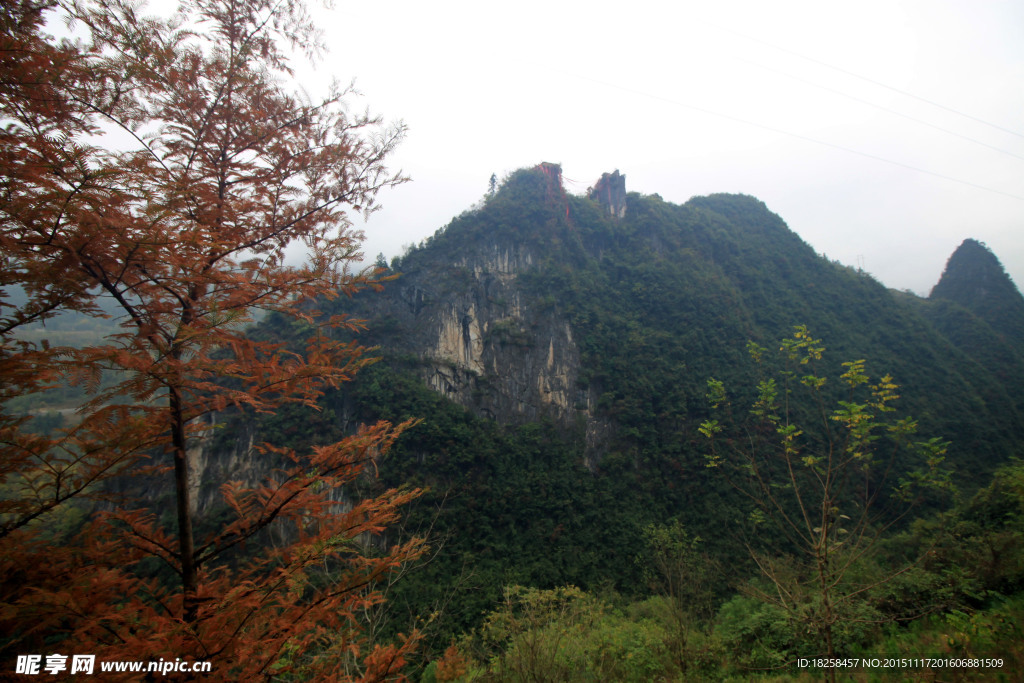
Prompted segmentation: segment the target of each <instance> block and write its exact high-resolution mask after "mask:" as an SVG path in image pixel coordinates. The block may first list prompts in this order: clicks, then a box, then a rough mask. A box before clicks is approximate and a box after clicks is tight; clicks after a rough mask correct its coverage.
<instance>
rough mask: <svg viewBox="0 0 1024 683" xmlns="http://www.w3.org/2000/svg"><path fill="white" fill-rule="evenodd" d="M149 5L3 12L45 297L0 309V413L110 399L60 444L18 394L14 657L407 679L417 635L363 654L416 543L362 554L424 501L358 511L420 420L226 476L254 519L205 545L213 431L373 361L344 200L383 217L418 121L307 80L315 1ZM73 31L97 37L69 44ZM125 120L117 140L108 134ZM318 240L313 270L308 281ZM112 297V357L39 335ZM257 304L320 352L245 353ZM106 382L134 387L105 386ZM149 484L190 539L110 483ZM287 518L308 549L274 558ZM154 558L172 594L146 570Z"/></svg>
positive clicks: (12, 425)
mask: <svg viewBox="0 0 1024 683" xmlns="http://www.w3.org/2000/svg"><path fill="white" fill-rule="evenodd" d="M142 12H143V9H142V8H140V7H139V6H138V5H136V4H134V3H131V2H127V1H122V0H12V2H9V3H4V4H3V7H2V9H0V122H2V126H3V128H2V131H0V170H2V174H0V257H2V259H3V261H2V264H3V267H2V268H0V291H2V292H5V293H8V294H9V293H10V292H12V291H14V290H15V289H17V288H20V289H21V291H23V292H24V294H25V295H26V297H27V301H26V302H25V303H23V304H18V305H13V304H10V303H8V302H7V301H6V300H5V299H4V298H3V296H0V401H3V400H7V399H9V398H12V397H15V396H20V395H24V394H31V393H34V392H38V391H41V390H43V389H45V388H46V387H47V386H49V385H52V384H56V383H61V382H72V383H78V384H81V385H83V386H85V387H86V388H88V389H89V390H90V392H91V397H90V400H89V401H88V403H86V404H85V405H84V406H82V407H81V408H80V410H79V416H80V418H81V419H80V422H79V423H78V424H76V425H75V426H73V427H70V428H67V429H65V430H63V431H62V432H59V433H57V434H54V435H50V436H43V435H40V434H35V433H33V432H32V430H31V426H30V424H29V421H28V419H27V418H26V417H25V416H20V415H14V414H10V413H9V412H8V411H6V410H5V409H3V408H2V403H0V484H2V486H3V491H2V495H0V576H2V577H3V580H2V583H0V632H4V633H8V634H10V635H8V636H5V637H3V638H2V639H0V652H3V653H4V655H5V659H6V658H7V656H12V655H15V654H22V653H27V652H41V649H40V648H42V647H43V645H42V644H43V643H44V642H45V643H54V642H58V643H61V644H60V646H59V647H60V648H63V649H64V650H67V649H73V650H74V651H75V652H80V653H85V654H95V655H97V659H98V660H104V659H111V660H113V659H122V660H124V659H131V660H141V659H158V658H161V657H162V658H164V659H168V660H174V659H175V658H178V657H181V658H183V659H185V658H189V659H193V660H207V661H210V662H211V663H212V666H213V671H212V673H211V674H207V675H205V676H204V679H208V680H218V679H221V680H242V679H257V680H259V679H268V678H270V677H271V676H272V675H273V676H277V675H284V674H286V673H287V672H289V671H293V672H295V673H296V675H298V676H299V677H300V678H301V679H302V680H316V679H321V678H322V679H329V680H348V679H353V680H356V679H358V680H364V679H365V680H379V679H383V678H391V677H394V676H396V675H398V674H397V672H398V670H399V669H400V668H401V666H402V665H403V663H404V658H405V656H406V654H407V653H408V651H409V649H410V648H411V647H412V645H413V644H414V642H415V635H414V634H413V635H412V636H411V637H409V638H404V639H402V640H401V641H400V642H398V643H394V644H380V643H368V642H364V639H363V638H362V636H361V635H360V628H359V623H358V614H359V613H360V611H361V610H363V609H365V608H366V607H368V606H369V605H372V604H374V603H375V602H377V601H379V600H380V596H379V595H378V594H377V593H376V592H374V590H373V586H374V584H375V582H376V581H377V580H379V579H380V578H382V577H384V576H385V575H386V574H388V573H389V572H391V571H392V570H394V569H396V568H397V567H398V566H400V565H401V564H402V563H404V562H406V561H408V560H410V559H411V558H414V557H416V556H417V555H418V554H419V552H420V542H419V541H416V540H414V541H412V542H409V543H406V544H403V545H400V546H396V547H391V548H388V549H386V550H385V551H383V552H381V553H379V554H376V555H373V556H372V557H371V556H368V555H367V554H366V553H363V552H361V550H360V549H361V548H362V544H361V542H360V539H365V538H367V537H370V536H374V535H380V534H381V532H382V531H383V529H384V528H385V527H386V526H387V525H388V524H390V523H392V522H394V521H395V519H396V518H397V515H398V511H399V509H400V508H401V506H402V505H404V504H405V503H407V502H408V501H409V500H411V499H412V498H414V497H415V496H416V495H418V492H417V491H415V490H391V491H388V492H386V493H384V494H383V495H381V496H380V497H378V498H375V499H370V500H363V501H355V502H353V503H351V504H346V505H342V504H339V503H337V502H336V501H337V499H338V497H339V496H338V495H337V494H338V492H339V491H340V490H341V489H343V488H345V487H346V486H348V485H349V484H350V483H351V482H353V480H354V479H355V478H357V477H359V476H360V475H361V474H363V473H364V470H365V468H366V465H367V464H369V463H371V462H372V461H373V459H374V458H376V457H379V456H380V454H382V453H384V452H386V451H387V449H388V447H389V446H390V445H391V444H392V443H393V442H394V440H395V439H396V438H397V437H398V435H399V434H400V433H401V432H402V430H403V429H405V428H406V427H408V426H409V425H408V424H403V425H390V424H387V423H381V424H377V425H369V426H365V427H363V428H362V429H360V430H359V431H358V433H356V434H353V435H351V436H349V437H348V438H346V439H344V440H342V441H341V442H339V443H336V444H332V445H328V446H322V447H317V448H315V449H314V450H313V452H312V453H310V454H305V455H303V454H299V453H295V452H293V451H291V450H288V449H284V448H280V447H275V446H272V445H270V444H264V445H263V446H257V447H256V448H258V449H259V452H260V453H262V454H263V455H264V456H266V457H268V458H271V457H272V458H273V459H274V460H273V461H274V462H279V461H280V462H287V463H291V465H289V466H287V467H285V468H283V469H279V470H277V471H275V474H274V479H273V480H272V481H267V482H266V483H264V484H262V485H260V486H256V487H245V486H243V485H241V484H239V483H237V482H224V483H223V488H222V491H223V494H224V500H225V502H226V504H227V505H228V506H229V508H230V510H231V511H232V513H233V518H232V519H228V520H227V521H222V523H221V524H220V526H219V527H218V528H216V529H215V531H213V532H212V533H210V534H209V535H208V536H206V537H203V538H196V537H195V536H194V534H195V528H196V526H197V522H198V521H199V519H198V518H197V515H198V514H199V513H198V512H197V510H196V506H195V503H194V501H193V500H191V496H192V491H193V486H194V482H190V476H192V475H193V474H194V473H193V472H192V468H193V463H192V458H193V456H191V455H190V453H191V452H192V451H194V446H195V445H196V443H197V440H200V439H203V438H204V437H205V436H207V432H208V431H209V429H210V421H209V420H208V419H204V418H207V416H210V415H211V414H213V413H215V412H217V411H223V410H225V409H228V408H232V407H234V408H239V409H245V410H248V411H252V412H255V413H261V412H273V411H275V410H276V409H278V408H279V407H281V406H282V405H285V404H287V403H300V404H304V405H308V406H315V403H316V400H317V399H318V398H319V397H320V396H321V394H322V392H323V391H324V390H325V389H326V388H329V387H337V386H338V385H340V384H341V383H343V382H346V381H348V380H349V379H351V377H352V376H353V374H354V373H355V372H357V371H358V369H359V368H360V367H361V366H363V365H364V364H365V363H366V360H365V359H364V358H363V355H362V354H363V351H364V350H363V349H362V348H360V347H359V346H357V345H354V344H350V343H341V342H339V341H337V340H336V335H335V334H333V333H332V332H333V330H335V329H337V328H347V329H351V330H357V329H359V328H360V323H359V322H358V321H354V320H350V319H347V318H345V317H344V316H332V317H325V316H322V315H320V313H319V312H318V311H317V310H316V306H315V304H316V302H317V301H323V300H329V299H333V298H335V297H338V296H340V295H351V294H353V293H355V292H356V291H359V290H360V289H363V288H367V287H371V288H373V287H379V286H380V280H379V279H378V274H377V273H376V272H375V271H363V272H354V271H353V270H352V269H351V268H350V267H349V264H350V263H352V262H353V261H354V260H355V259H356V258H357V257H358V254H357V253H356V249H357V247H358V244H359V239H360V237H361V235H359V234H358V233H356V232H354V231H352V230H351V229H350V227H349V225H350V224H349V220H348V218H347V215H346V211H348V210H352V209H354V210H357V211H364V212H369V211H371V210H372V209H373V207H374V199H375V196H376V195H377V193H378V192H379V191H380V190H381V189H383V188H385V187H389V186H392V185H395V184H397V183H400V182H403V181H404V178H402V177H401V176H400V175H395V174H391V173H389V172H388V171H387V170H386V168H385V166H384V161H385V159H386V157H387V156H388V154H389V153H390V152H391V151H392V149H393V147H394V146H395V145H396V144H397V142H398V141H399V139H400V138H401V136H402V133H403V129H402V127H401V126H397V127H390V128H389V127H384V126H382V125H381V124H380V121H379V120H377V119H373V118H370V117H368V116H365V115H364V116H351V115H350V114H348V113H347V110H346V108H345V98H346V97H347V96H348V95H350V93H349V92H348V91H345V90H340V89H338V88H332V90H331V91H330V93H329V94H328V95H327V96H326V97H324V98H323V99H321V100H319V101H312V100H309V99H307V98H306V97H305V96H301V95H299V94H297V93H295V92H293V91H291V90H289V89H288V88H287V87H286V85H285V84H286V83H287V80H288V78H289V76H290V75H291V70H290V66H289V60H288V55H287V53H286V52H285V50H284V48H283V47H282V43H288V44H293V45H297V46H299V47H300V48H303V49H306V50H307V51H311V52H316V51H317V50H318V49H319V48H318V45H317V43H316V31H315V28H314V26H313V25H312V24H311V23H310V21H309V19H308V16H307V14H306V11H305V7H304V5H303V3H302V2H301V0H284V2H271V1H270V0H191V1H190V2H187V3H183V4H182V6H181V7H180V8H179V11H178V14H176V15H175V16H173V17H169V18H168V17H159V16H145V15H144V14H143V13H142ZM61 17H63V18H65V19H71V20H73V23H72V28H73V30H75V31H77V32H78V35H79V36H80V40H77V41H71V40H63V41H61V40H57V39H56V38H53V37H51V36H48V35H46V33H45V27H46V21H47V19H48V18H61ZM111 127H112V128H113V129H115V130H116V131H119V135H120V138H121V140H122V142H121V143H119V147H118V148H114V147H103V146H100V144H99V143H100V141H101V140H102V139H101V138H100V137H98V134H99V133H101V132H102V131H104V130H109V129H110V128H111ZM295 242H299V243H302V244H304V245H306V247H307V248H308V250H309V258H308V260H307V262H306V263H305V264H303V265H300V266H287V265H285V262H284V258H285V248H286V247H287V246H288V245H289V244H292V243H295ZM99 297H102V298H103V299H105V300H106V301H107V302H108V303H112V304H114V305H115V306H116V309H117V311H118V314H117V315H118V317H117V318H116V324H117V325H119V327H117V329H116V331H115V332H114V333H112V334H110V335H109V336H108V337H107V338H106V340H105V342H104V343H102V344H98V345H95V346H92V347H89V348H81V349H71V348H56V347H50V346H49V345H47V344H39V345H33V344H29V343H26V342H21V341H18V338H17V334H18V332H19V330H20V329H22V328H23V327H24V326H26V325H29V324H33V323H37V322H40V321H43V320H45V319H47V318H49V317H51V316H53V315H55V314H57V313H59V312H61V311H64V310H76V311H79V312H82V313H85V314H88V315H94V316H102V315H104V314H103V313H102V312H101V311H100V309H99V308H98V306H97V301H98V300H99ZM254 309H263V310H267V311H274V312H276V313H277V314H280V315H283V316H285V317H286V319H294V320H299V321H302V322H303V323H304V324H306V325H307V326H308V327H309V328H310V329H311V330H312V339H311V340H310V341H309V342H308V344H307V345H306V347H305V348H304V349H296V348H293V347H289V346H286V345H285V344H283V343H272V342H268V341H259V340H256V339H252V338H250V337H248V336H247V335H246V334H245V332H244V330H243V327H244V325H245V324H246V323H248V322H251V318H250V314H251V312H252V311H253V310H254ZM111 370H116V371H117V375H116V377H117V378H118V381H117V382H116V384H115V385H114V386H113V387H110V388H104V389H101V384H100V378H101V376H102V375H103V373H105V372H109V371H111ZM135 473H144V474H147V475H149V476H163V477H164V478H165V480H166V481H167V482H168V488H169V489H170V488H171V484H172V483H173V490H174V491H175V496H174V521H173V523H167V522H166V520H161V519H160V515H159V514H158V513H159V511H154V510H150V509H145V508H143V509H131V507H130V506H127V505H126V504H125V501H124V500H122V499H121V498H118V497H116V496H114V495H113V493H112V491H113V488H112V487H111V486H109V485H106V483H107V482H109V480H110V479H111V478H112V477H121V476H125V475H128V474H135ZM76 501H89V507H88V508H85V507H82V508H79V509H88V510H91V511H92V512H90V513H89V515H88V518H87V521H86V523H85V524H84V526H83V527H82V528H81V529H80V530H78V531H76V532H75V533H74V534H73V535H71V536H59V535H58V534H56V533H55V532H52V531H51V532H47V531H44V527H45V526H46V525H47V524H49V523H50V522H51V521H52V520H53V519H54V516H55V515H59V514H61V513H62V512H64V511H67V510H68V509H69V505H74V504H76ZM214 521H215V520H205V522H206V524H207V525H210V524H212V523H213V522H214ZM271 527H273V528H275V529H277V530H282V529H286V530H287V531H286V533H285V535H286V536H287V537H288V538H293V539H294V542H290V543H288V544H286V545H284V546H283V547H274V548H259V550H258V552H253V551H254V548H253V547H252V546H253V545H256V544H258V542H259V538H258V535H259V534H261V532H265V530H267V529H269V528H271ZM247 541H250V542H251V543H250V545H249V546H248V547H247V548H246V552H243V553H238V552H236V551H237V550H238V549H239V548H240V547H242V546H243V545H244V544H245V543H246V542H247ZM229 554H231V557H230V561H228V555H229ZM152 558H156V559H157V560H159V563H161V564H162V565H163V566H165V567H169V568H170V570H171V572H172V573H173V576H174V578H173V580H167V579H156V578H143V576H144V574H145V575H149V576H152V575H154V574H153V571H152V566H153V565H152V562H153V560H152ZM146 562H148V563H149V564H148V565H146V566H149V567H150V569H149V570H147V572H142V571H140V566H142V565H140V563H146ZM325 568H326V571H325ZM47 647H50V646H49V645H47ZM44 654H48V653H44ZM328 655H329V656H328Z"/></svg>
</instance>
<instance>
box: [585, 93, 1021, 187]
mask: <svg viewBox="0 0 1024 683" xmlns="http://www.w3.org/2000/svg"><path fill="white" fill-rule="evenodd" d="M571 75H573V76H574V77H576V78H579V79H581V80H585V81H590V82H592V83H597V84H598V85H603V86H605V87H608V88H615V89H616V90H622V91H624V92H628V93H632V94H634V95H641V96H643V97H647V98H650V99H653V100H660V101H662V102H666V103H668V104H672V105H675V106H678V107H685V108H687V109H692V110H694V111H698V112H701V113H703V114H708V115H709V116H717V117H719V118H723V119H727V120H730V121H736V122H738V123H742V124H745V125H748V126H753V127H755V128H761V129H762V130H767V131H770V132H772V133H779V134H781V135H787V136H789V137H792V138H797V139H799V140H804V141H806V142H813V143H814V144H816V145H822V146H824V147H831V148H832V149H838V150H842V151H844V152H848V153H850V154H856V155H858V156H862V157H865V158H867V159H872V160H874V161H881V162H883V163H886V164H890V165H892V166H900V167H902V168H906V169H909V170H911V171H917V172H918V173H924V174H925V175H930V176H933V177H935V178H941V179H943V180H949V181H951V182H954V183H959V184H961V185H966V186H968V187H973V188H975V189H978V190H984V191H986V192H992V193H994V194H1001V195H1003V196H1005V197H1010V198H1012V199H1017V200H1020V201H1024V196H1021V195H1016V194H1013V193H1011V192H1004V191H1003V190H997V189H995V188H992V187H986V186H985V185H979V184H977V183H972V182H971V181H969V180H962V179H960V178H954V177H953V176H948V175H945V174H942V173H936V172H935V171H929V170H927V169H924V168H920V167H917V166H913V165H911V164H906V163H903V162H902V161H895V160H893V159H886V158H885V157H880V156H877V155H875V154H870V153H868V152H862V151H860V150H857V149H852V148H850V147H844V146H843V145H837V144H836V143H834V142H827V141H825V140H818V139H817V138H812V137H809V136H807V135H803V134H801V133H794V132H793V131H789V130H784V129H782V128H776V127H774V126H769V125H766V124H763V123H758V122H756V121H751V120H749V119H744V118H741V117H739V116H733V115H732V114H726V113H723V112H720V111H715V110H713V109H707V108H706V107H699V106H697V105H695V104H688V103H686V102H680V101H678V100H673V99H670V98H668V97H664V96H662V95H654V94H652V93H648V92H644V91H642V90H636V89H635V88H629V87H626V86H623V85H618V84H616V83H609V82H607V81H602V80H600V79H597V78H593V77H591V76H582V75H580V74H571Z"/></svg>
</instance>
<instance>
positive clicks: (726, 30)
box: [702, 21, 1024, 138]
mask: <svg viewBox="0 0 1024 683" xmlns="http://www.w3.org/2000/svg"><path fill="white" fill-rule="evenodd" d="M702 23H705V24H707V25H708V26H711V27H712V28H715V29H718V30H719V31H722V32H723V33H730V34H732V35H734V36H738V37H740V38H743V39H745V40H749V41H751V42H754V43H760V44H761V45H765V46H767V47H770V48H772V49H773V50H778V51H780V52H785V53H787V54H791V55H793V56H794V57H799V58H800V59H804V60H806V61H808V62H813V63H814V64H818V65H819V66H823V67H825V68H827V69H832V70H833V71H838V72H840V73H844V74H846V75H847V76H853V77H854V78H857V79H860V80H862V81H864V82H866V83H871V84H872V85H876V86H878V87H880V88H885V89H886V90H891V91H893V92H896V93H899V94H900V95H903V96H905V97H909V98H911V99H915V100H917V101H919V102H924V103H925V104H929V105H931V106H933V107H938V108H939V109H943V110H945V111H948V112H950V113H953V114H956V115H957V116H962V117H964V118H966V119H970V120H971V121H976V122H977V123H981V124H983V125H986V126H989V127H991V128H995V129H996V130H1001V131H1003V132H1004V133H1009V134H1010V135H1016V136H1017V137H1019V138H1024V134H1022V133H1018V132H1017V131H1015V130H1010V129H1009V128H1004V127H1003V126H1000V125H998V124H995V123H992V122H991V121H986V120H984V119H980V118H978V117H977V116H972V115H971V114H966V113H964V112H962V111H959V110H958V109H953V108H952V107H947V106H946V105H944V104H939V103H938V102H933V101H932V100H929V99H926V98H924V97H920V96H919V95H915V94H914V93H911V92H907V91H906V90H901V89H900V88H896V87H893V86H891V85H888V84H886V83H882V82H881V81H876V80H875V79H873V78H868V77H867V76H862V75H861V74H858V73H854V72H853V71H850V70H848V69H844V68H842V67H839V66H835V65H833V64H829V63H827V62H823V61H821V60H820V59H816V58H814V57H809V56H807V55H805V54H801V53H799V52H796V51H795V50H790V49H789V48H786V47H782V46H780V45H775V44H774V43H770V42H768V41H767V40H762V39H761V38H755V37H754V36H751V35H747V34H746V33H740V32H739V31H734V30H732V29H729V28H725V27H724V26H719V25H718V24H715V23H712V22H707V21H705V22H702Z"/></svg>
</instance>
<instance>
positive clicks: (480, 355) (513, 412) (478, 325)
mask: <svg viewBox="0 0 1024 683" xmlns="http://www.w3.org/2000/svg"><path fill="white" fill-rule="evenodd" d="M536 260H537V259H536V258H535V257H534V255H533V254H532V253H531V251H530V249H529V248H527V247H525V246H523V245H516V244H510V243H504V244H502V243H499V242H493V243H490V244H488V243H483V244H479V243H478V244H477V245H476V246H475V247H474V248H473V249H470V250H464V251H463V252H462V254H461V255H460V256H458V257H457V258H456V259H454V260H452V261H449V262H447V263H445V262H443V261H434V260H428V259H427V258H425V257H423V256H422V255H421V258H420V259H418V260H416V261H415V262H414V263H411V264H409V270H405V269H404V267H403V269H402V270H403V272H402V274H401V276H400V277H399V279H398V280H396V281H395V282H394V283H393V284H391V285H389V286H388V287H387V288H386V290H385V292H384V293H383V295H381V294H373V295H371V296H368V297H366V298H365V299H364V300H363V302H364V303H365V305H367V306H370V307H371V308H372V310H373V312H374V315H373V317H371V320H370V330H371V334H372V332H373V330H374V328H375V327H377V326H381V327H383V328H386V335H387V336H386V337H384V338H383V339H386V342H385V343H386V344H387V345H388V347H389V348H387V349H385V351H393V350H396V349H395V345H396V343H397V345H398V346H399V348H398V349H397V351H399V352H400V353H404V354H409V355H413V356H416V357H418V358H419V359H420V360H421V363H420V368H421V370H420V371H421V373H422V376H423V380H424V382H425V383H426V384H427V386H429V387H430V388H432V389H433V390H434V391H437V392H438V393H440V394H443V395H444V396H445V397H447V398H449V399H450V400H452V401H455V402H457V403H459V404H461V405H463V406H465V407H467V408H469V409H470V410H472V411H474V412H475V413H477V414H479V415H481V416H484V417H488V418H491V419H494V420H497V421H498V422H502V423H506V424H508V423H511V424H519V423H525V422H532V421H536V420H538V419H542V418H545V417H546V418H550V419H553V420H555V421H556V422H559V423H562V424H565V425H566V426H567V427H569V426H576V425H580V424H581V423H582V424H584V425H586V428H587V434H588V436H587V440H588V443H589V444H590V445H591V446H592V447H593V446H596V445H597V444H598V443H599V442H600V441H601V440H602V438H603V437H604V435H605V434H606V433H607V431H608V430H607V427H606V426H605V425H603V424H602V423H600V422H599V421H597V420H596V419H595V415H594V406H595V405H596V397H595V396H594V395H593V394H592V392H591V391H590V390H586V389H580V388H579V382H578V380H579V373H580V352H579V347H578V345H577V341H576V338H575V335H574V332H573V330H572V327H571V326H570V324H569V323H568V321H567V319H566V318H565V316H564V315H563V314H562V312H561V311H560V310H559V307H558V305H557V303H556V302H553V301H541V302H539V303H538V297H537V296H536V293H535V292H526V291H524V286H523V282H522V279H521V278H522V276H524V275H525V274H528V273H529V272H530V270H531V269H532V268H534V267H535V262H536ZM374 318H376V321H375V320H374ZM381 320H384V321H387V322H385V323H383V324H381V322H380V321H381Z"/></svg>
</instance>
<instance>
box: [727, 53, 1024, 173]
mask: <svg viewBox="0 0 1024 683" xmlns="http://www.w3.org/2000/svg"><path fill="white" fill-rule="evenodd" d="M736 60H737V61H740V62H743V63H745V64H751V65H753V66H756V67H758V68H761V69H764V70H766V71H771V72H773V73H777V74H779V75H780V76H785V77H786V78H792V79H793V80H795V81H799V82H801V83H804V84H806V85H810V86H813V87H815V88H821V89H822V90H827V91H828V92H832V93H835V94H837V95H842V96H843V97H846V98H849V99H851V100H854V101H857V102H860V103H862V104H866V105H868V106H870V107H875V108H876V109H881V110H882V111H885V112H888V113H890V114H892V115H894V116H900V117H903V118H905V119H907V120H909V121H913V122H914V123H920V124H921V125H923V126H928V127H929V128H934V129H935V130H937V131H941V132H943V133H946V134H947V135H952V136H954V137H958V138H960V139H962V140H967V141H968V142H973V143H974V144H976V145H981V146H982V147H987V148H989V149H991V150H995V151H996V152H999V153H1000V154H1006V155H1007V156H1011V157H1013V158H1015V159H1020V160H1021V161H1024V156H1021V155H1019V154H1014V153H1013V152H1010V151H1009V150H1005V149H1003V148H1001V147H996V146H995V145H990V144H988V143H987V142H982V141H981V140H976V139H975V138H972V137H969V136H967V135H962V134H960V133H957V132H956V131H954V130H949V129H948V128H943V127H942V126H937V125H935V124H934V123H929V122H928V121H925V120H923V119H919V118H917V117H915V116H910V115H909V114H904V113H903V112H900V111H896V110H895V109H890V108H889V107H886V106H884V105H881V104H876V103H874V102H871V101H869V100H865V99H864V98H861V97H857V96H856V95H851V94H850V93H846V92H843V91H842V90H838V89H836V88H832V87H830V86H827V85H822V84H821V83H815V82H814V81H809V80H807V79H804V78H800V77H799V76H794V75H793V74H791V73H787V72H785V71H782V70H781V69H776V68H773V67H770V66H767V65H765V64H760V63H758V62H755V61H753V60H749V59H743V58H741V57H736Z"/></svg>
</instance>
